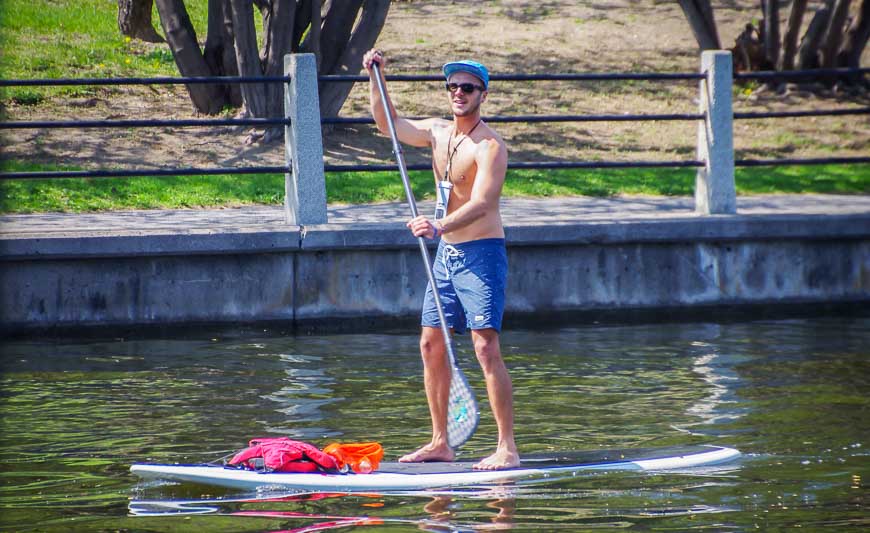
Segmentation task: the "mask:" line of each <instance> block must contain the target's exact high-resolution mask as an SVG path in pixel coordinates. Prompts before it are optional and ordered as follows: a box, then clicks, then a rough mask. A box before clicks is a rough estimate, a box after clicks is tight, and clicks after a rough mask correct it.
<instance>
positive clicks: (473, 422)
mask: <svg viewBox="0 0 870 533" xmlns="http://www.w3.org/2000/svg"><path fill="white" fill-rule="evenodd" d="M372 70H373V71H374V75H375V80H376V82H377V85H378V92H380V95H381V102H383V105H384V110H385V113H386V116H387V126H388V127H389V130H390V138H391V139H392V140H393V153H394V154H396V162H397V163H398V164H399V174H401V176H402V184H403V185H404V186H405V196H406V197H407V198H408V206H409V207H410V208H411V216H412V217H413V218H416V217H417V202H415V201H414V193H413V192H412V191H411V181H410V180H409V179H408V170H407V168H405V156H404V154H403V153H402V146H401V145H400V144H399V136H398V135H397V134H396V125H395V124H394V123H393V116H392V114H391V113H390V108H389V106H388V105H387V89H386V88H385V87H384V81H383V80H382V79H381V71H380V66H379V65H378V64H377V62H375V63H373V64H372ZM417 242H418V244H419V245H420V254H421V255H422V256H423V265H424V266H425V267H426V275H427V276H428V277H429V286H430V287H432V294H433V296H434V297H435V308H436V309H437V310H438V320H439V321H440V322H441V333H442V334H443V335H444V344H445V346H447V358H448V359H449V363H450V400H449V404H448V408H447V443H448V444H449V446H450V447H451V448H458V447H459V446H461V445H462V444H464V443H465V441H467V440H468V439H470V438H471V436H472V435H473V434H474V430H475V429H477V423H478V421H479V420H480V412H479V411H478V409H477V401H476V400H475V399H474V391H472V390H471V387H470V386H469V385H468V380H467V379H465V375H464V374H463V373H462V370H460V369H459V367H458V366H456V357H455V355H454V354H453V342H452V341H451V339H450V329H449V328H448V327H447V321H446V320H445V319H444V309H443V308H442V307H441V297H440V296H439V295H438V287H437V285H436V284H435V275H434V273H433V272H432V261H431V259H430V258H429V249H428V248H427V247H426V240H425V239H424V238H423V237H417Z"/></svg>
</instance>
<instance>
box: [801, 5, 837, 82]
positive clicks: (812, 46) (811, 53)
mask: <svg viewBox="0 0 870 533" xmlns="http://www.w3.org/2000/svg"><path fill="white" fill-rule="evenodd" d="M830 18H831V10H830V9H829V8H827V7H825V8H822V9H820V10H818V11H816V14H815V15H813V18H812V19H811V20H810V25H809V27H808V28H807V31H806V33H804V37H803V39H801V45H800V48H799V49H798V68H799V69H800V70H809V69H814V68H819V46H821V44H822V39H823V38H824V36H825V28H827V27H828V20H829V19H830Z"/></svg>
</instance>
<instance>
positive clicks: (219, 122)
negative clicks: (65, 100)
mask: <svg viewBox="0 0 870 533" xmlns="http://www.w3.org/2000/svg"><path fill="white" fill-rule="evenodd" d="M289 125H290V119H289V118H227V119H180V120H144V119H142V120H68V121H52V120H29V121H24V120H22V121H10V122H0V129H4V130H10V129H40V128H169V127H174V128H179V127H205V126H209V127H210V126H289Z"/></svg>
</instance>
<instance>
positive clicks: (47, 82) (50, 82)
mask: <svg viewBox="0 0 870 533" xmlns="http://www.w3.org/2000/svg"><path fill="white" fill-rule="evenodd" d="M204 83H220V84H230V83H290V78H289V77H287V76H195V77H173V78H170V77H154V78H43V79H33V80H22V79H18V80H0V87H43V86H44V87H62V86H78V85H198V84H204Z"/></svg>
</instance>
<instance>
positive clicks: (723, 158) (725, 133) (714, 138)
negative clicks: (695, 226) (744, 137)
mask: <svg viewBox="0 0 870 533" xmlns="http://www.w3.org/2000/svg"><path fill="white" fill-rule="evenodd" d="M701 72H702V73H704V74H705V75H706V78H705V79H703V80H701V83H700V95H699V96H700V97H699V100H700V111H701V113H702V114H703V115H704V116H705V120H704V121H703V122H701V123H699V125H698V150H697V154H698V160H699V161H704V162H706V166H705V167H704V168H700V169H698V174H697V176H696V177H695V212H696V213H698V214H702V215H714V214H734V213H736V212H737V193H736V191H735V188H734V129H733V126H732V122H733V120H734V113H733V110H732V108H731V82H732V77H731V52H728V51H724V50H707V51H705V52H702V53H701Z"/></svg>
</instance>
